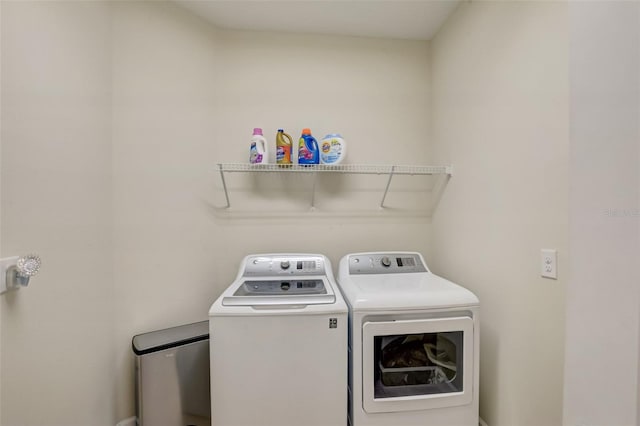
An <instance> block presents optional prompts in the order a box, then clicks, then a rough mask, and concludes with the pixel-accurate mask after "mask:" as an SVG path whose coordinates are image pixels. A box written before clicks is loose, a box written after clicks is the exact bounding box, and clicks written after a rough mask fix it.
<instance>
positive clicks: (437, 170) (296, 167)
mask: <svg viewBox="0 0 640 426" xmlns="http://www.w3.org/2000/svg"><path fill="white" fill-rule="evenodd" d="M217 168H218V171H219V172H220V178H221V180H222V186H223V188H224V196H225V199H226V202H227V205H226V206H225V208H229V207H231V202H230V200H229V191H228V188H227V183H226V180H225V173H307V174H311V175H314V176H315V175H316V174H317V173H334V174H352V175H387V176H388V177H389V178H388V180H387V184H386V187H385V188H384V192H383V194H382V200H381V201H380V204H379V207H380V208H384V207H385V205H384V202H385V199H386V197H387V193H388V192H389V186H390V185H391V180H392V179H393V177H394V176H398V175H405V176H407V175H409V176H436V177H438V178H439V179H438V180H439V182H440V184H439V185H437V186H438V191H437V192H438V193H439V192H440V190H441V189H442V187H443V185H444V183H445V182H446V181H447V180H448V178H450V177H451V175H452V174H453V173H452V171H453V169H452V167H451V166H420V165H381V164H379V165H375V164H344V165H327V164H316V165H300V164H290V165H279V164H248V163H218V164H217ZM311 194H312V196H311V207H312V208H314V207H315V179H314V182H313V188H312V191H311Z"/></svg>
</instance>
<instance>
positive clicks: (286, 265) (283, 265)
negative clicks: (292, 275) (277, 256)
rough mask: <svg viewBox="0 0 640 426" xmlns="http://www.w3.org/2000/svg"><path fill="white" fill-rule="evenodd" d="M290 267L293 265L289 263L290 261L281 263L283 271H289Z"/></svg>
mask: <svg viewBox="0 0 640 426" xmlns="http://www.w3.org/2000/svg"><path fill="white" fill-rule="evenodd" d="M289 266H291V264H290V263H289V261H288V260H284V261H282V262H280V267H281V268H282V269H289Z"/></svg>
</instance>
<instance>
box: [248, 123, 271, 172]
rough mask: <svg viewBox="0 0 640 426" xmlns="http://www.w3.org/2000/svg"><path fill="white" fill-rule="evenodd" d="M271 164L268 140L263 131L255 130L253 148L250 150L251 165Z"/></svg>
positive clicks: (252, 139)
mask: <svg viewBox="0 0 640 426" xmlns="http://www.w3.org/2000/svg"><path fill="white" fill-rule="evenodd" d="M268 162H269V152H268V150H267V140H266V139H265V138H264V136H262V129H261V128H259V127H256V128H254V129H253V137H252V138H251V147H250V148H249V163H251V164H267V163H268Z"/></svg>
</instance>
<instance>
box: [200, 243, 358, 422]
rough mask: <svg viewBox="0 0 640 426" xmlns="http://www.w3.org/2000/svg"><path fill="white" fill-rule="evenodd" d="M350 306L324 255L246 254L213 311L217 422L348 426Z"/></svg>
mask: <svg viewBox="0 0 640 426" xmlns="http://www.w3.org/2000/svg"><path fill="white" fill-rule="evenodd" d="M347 316H348V309H347V305H346V303H345V301H344V299H343V297H342V295H341V293H340V291H339V289H338V287H337V285H336V282H335V278H334V276H333V271H332V269H331V263H330V261H329V259H328V258H326V257H325V256H323V255H319V254H266V255H250V256H247V257H245V258H244V259H243V260H242V262H241V264H240V268H239V271H238V275H237V277H236V279H235V281H234V282H233V283H232V284H231V285H230V286H229V287H228V288H227V289H226V290H225V291H224V292H223V293H222V295H221V296H220V297H219V298H218V299H217V300H216V301H215V302H214V303H213V305H212V306H211V309H210V310H209V332H210V335H211V348H210V372H211V423H212V424H213V425H220V426H257V425H260V426H300V425H305V426H314V425H315V426H343V425H345V424H346V423H347V332H348V317H347Z"/></svg>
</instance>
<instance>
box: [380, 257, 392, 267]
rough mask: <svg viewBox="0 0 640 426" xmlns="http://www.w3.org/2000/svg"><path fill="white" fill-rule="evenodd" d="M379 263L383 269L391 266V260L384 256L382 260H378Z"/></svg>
mask: <svg viewBox="0 0 640 426" xmlns="http://www.w3.org/2000/svg"><path fill="white" fill-rule="evenodd" d="M380 263H382V266H384V267H385V268H388V267H389V266H391V259H389V258H388V257H387V256H385V257H383V258H382V259H380Z"/></svg>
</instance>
